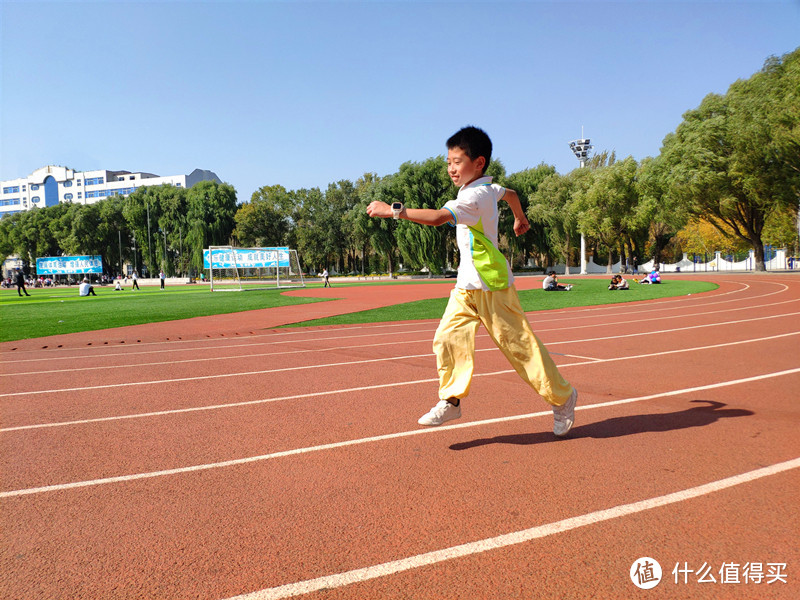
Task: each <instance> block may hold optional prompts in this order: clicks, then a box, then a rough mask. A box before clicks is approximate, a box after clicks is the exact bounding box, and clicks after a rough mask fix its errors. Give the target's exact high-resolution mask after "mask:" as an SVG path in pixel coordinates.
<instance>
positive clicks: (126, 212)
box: [0, 48, 800, 275]
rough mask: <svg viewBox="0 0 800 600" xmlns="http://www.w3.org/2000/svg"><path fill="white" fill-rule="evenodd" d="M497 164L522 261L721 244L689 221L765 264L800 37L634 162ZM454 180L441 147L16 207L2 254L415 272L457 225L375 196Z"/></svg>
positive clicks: (430, 204) (608, 155)
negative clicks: (288, 259) (519, 225)
mask: <svg viewBox="0 0 800 600" xmlns="http://www.w3.org/2000/svg"><path fill="white" fill-rule="evenodd" d="M487 175H490V176H492V177H493V178H494V180H495V182H496V183H499V184H500V185H503V186H506V187H509V188H511V189H513V190H515V191H516V192H517V193H518V195H519V198H520V202H521V204H522V208H523V210H524V211H525V212H526V214H527V215H528V218H529V219H530V221H531V231H530V232H529V233H527V234H526V235H524V236H520V237H517V236H515V235H514V233H513V222H514V220H513V215H512V214H511V212H510V210H508V207H507V205H506V204H505V203H501V204H500V220H499V232H500V239H499V243H500V247H501V249H502V250H503V251H504V252H505V254H506V255H507V257H508V258H509V259H510V260H511V262H512V263H513V264H515V266H518V265H520V264H523V263H524V262H525V261H526V260H527V259H528V258H529V257H530V256H531V255H537V258H538V259H539V260H540V261H544V262H546V263H548V264H550V263H552V262H555V261H559V260H562V259H563V260H565V261H566V262H567V264H570V265H571V264H573V261H574V258H575V256H576V246H577V245H578V240H579V238H580V234H581V233H583V234H584V235H585V236H587V241H588V243H589V246H590V248H591V247H595V248H598V247H599V248H600V249H601V251H602V252H603V253H605V252H607V253H608V258H609V261H611V260H612V255H613V254H614V253H617V252H619V254H620V255H623V254H625V253H627V254H629V255H637V256H639V257H640V258H641V259H642V260H644V259H645V256H646V251H648V252H649V253H650V255H651V257H653V258H655V260H656V261H658V262H661V261H662V260H663V258H662V253H664V254H666V253H668V251H669V250H671V249H675V248H676V246H675V244H678V243H683V242H686V241H688V240H689V239H690V238H692V242H691V243H692V244H693V246H695V247H704V246H705V245H707V243H710V242H711V241H713V240H712V239H711V238H709V236H707V235H705V234H703V235H705V239H703V240H698V239H696V238H697V232H696V231H695V232H690V235H685V236H682V237H681V238H678V237H677V236H676V234H677V233H678V232H679V231H681V230H682V229H684V228H686V227H687V225H686V224H687V222H688V221H689V219H690V218H692V219H693V220H694V221H696V220H697V219H704V220H706V221H707V222H708V223H711V224H712V225H713V226H715V227H717V229H718V230H719V232H720V234H721V235H722V236H723V239H725V240H727V242H728V245H729V247H735V246H737V244H733V243H731V242H730V240H729V239H728V238H729V237H730V236H736V237H737V238H738V239H739V240H740V241H742V242H746V243H747V244H748V245H749V246H750V247H752V248H753V249H754V250H755V255H756V258H757V266H758V268H763V266H764V265H763V261H762V257H763V243H764V242H765V241H766V242H768V243H772V244H780V245H783V244H787V245H794V246H795V247H796V248H797V251H800V248H798V246H800V242H798V236H797V235H796V233H797V230H798V227H800V48H798V49H797V50H795V51H793V52H791V53H788V54H786V55H784V56H782V57H772V58H770V59H768V60H767V61H766V62H765V64H764V67H763V69H761V71H759V72H758V73H756V74H754V75H753V76H752V77H750V78H749V79H747V80H740V81H737V82H735V83H733V84H732V85H731V86H730V88H729V89H728V91H727V93H726V94H724V95H718V94H710V95H708V96H707V97H706V98H705V99H704V100H703V101H702V103H701V104H700V106H698V107H697V108H695V109H693V110H690V111H688V112H686V113H685V114H684V118H683V122H682V123H681V124H680V125H679V126H678V128H677V129H676V131H674V132H672V133H670V134H668V135H667V136H666V138H665V139H664V143H663V147H662V150H661V154H660V155H659V156H657V157H655V158H649V157H648V158H645V159H643V160H642V161H641V163H638V164H637V162H636V161H635V160H634V159H633V158H632V157H628V158H626V159H624V160H621V161H619V160H617V157H616V153H615V152H613V151H612V152H608V151H602V152H599V153H597V154H596V155H595V156H593V157H592V158H591V159H590V160H589V162H588V163H587V168H583V169H575V170H574V171H572V172H570V173H569V174H566V175H559V174H557V173H556V172H555V169H554V168H553V167H552V166H549V165H546V164H540V165H539V166H537V167H535V168H533V169H526V170H523V171H520V172H517V173H512V174H506V170H505V167H504V166H503V164H502V163H501V162H500V161H499V160H493V161H492V162H491V163H490V164H489V166H488V169H487ZM456 193H457V190H456V189H455V187H454V186H453V185H452V183H451V182H450V179H449V178H448V176H447V172H446V163H445V160H444V158H443V157H442V156H439V157H436V158H430V159H428V160H426V161H423V162H420V163H416V162H406V163H404V164H403V165H401V166H400V168H399V170H398V172H396V173H393V174H390V175H387V176H385V177H379V176H377V175H376V174H374V173H367V174H365V175H364V176H363V177H362V178H361V179H359V180H358V181H357V182H356V183H355V184H353V183H352V182H350V181H348V180H341V181H338V182H336V183H332V184H330V185H329V186H328V187H327V189H326V190H324V191H322V190H320V189H318V188H314V189H310V190H309V189H300V190H286V189H285V188H284V187H283V186H281V185H272V186H265V187H262V188H260V189H259V190H258V191H256V192H255V193H254V194H253V195H252V197H251V198H250V201H249V202H246V203H243V204H242V205H238V206H237V204H236V191H235V190H234V189H233V188H232V187H231V186H230V185H227V184H217V183H214V182H208V181H206V182H201V183H199V184H197V185H195V186H193V187H192V188H190V189H188V190H187V189H182V188H176V187H172V186H158V187H152V186H145V187H140V188H139V189H137V190H136V191H135V192H134V193H133V194H131V195H130V196H129V197H127V198H109V199H107V200H102V201H100V202H97V203H96V204H89V205H80V204H76V205H68V204H66V205H57V206H53V207H48V208H35V209H31V210H30V211H25V212H21V213H17V214H14V215H9V216H6V217H4V218H3V219H1V220H0V254H2V255H3V257H8V256H11V255H18V256H20V257H21V258H22V259H23V260H24V261H26V262H27V263H29V264H33V262H34V261H35V259H36V258H37V257H42V256H57V255H60V254H100V255H102V256H103V260H104V267H105V269H106V271H107V272H114V271H116V270H117V267H118V265H119V264H120V263H121V262H123V261H129V262H131V261H132V262H134V263H135V264H137V265H140V268H141V265H144V266H146V268H147V271H148V274H155V273H157V272H158V271H159V269H160V268H164V269H165V271H166V272H167V274H168V275H173V274H185V273H186V272H194V273H196V272H197V271H198V270H200V269H201V268H202V251H203V249H204V248H207V247H208V246H210V245H227V244H230V243H238V244H239V245H244V246H275V245H287V246H291V247H296V248H297V250H298V251H299V254H300V256H301V260H302V261H303V263H304V264H305V266H306V269H308V270H321V269H322V268H325V267H327V268H328V269H329V270H332V271H335V272H349V271H353V270H357V269H358V268H359V266H360V269H364V270H366V269H367V268H370V269H371V268H375V265H380V268H381V269H385V270H386V271H395V270H396V265H397V261H398V256H399V257H402V261H403V263H404V266H405V267H407V268H409V269H412V270H420V269H427V270H428V271H429V272H431V273H441V272H443V271H444V270H445V269H446V268H447V267H448V266H451V265H454V263H455V262H456V259H455V243H454V239H455V235H454V230H453V229H452V228H450V227H446V226H445V227H436V228H434V227H420V226H418V225H415V224H413V223H410V222H407V221H401V222H399V223H398V222H394V221H393V220H391V219H389V220H386V219H370V218H369V217H367V216H366V207H367V205H368V204H369V203H370V202H372V201H374V200H379V201H382V202H392V201H394V200H400V201H403V202H404V203H405V204H406V205H407V206H409V207H412V208H435V209H438V208H441V207H442V206H443V205H444V203H445V202H447V201H448V200H450V199H452V198H454V197H455V196H456ZM670 245H672V248H669V247H670ZM134 248H135V250H134Z"/></svg>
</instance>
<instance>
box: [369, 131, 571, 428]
mask: <svg viewBox="0 0 800 600" xmlns="http://www.w3.org/2000/svg"><path fill="white" fill-rule="evenodd" d="M491 158H492V142H491V140H490V139H489V136H488V135H486V133H485V132H484V131H482V130H480V129H478V128H476V127H465V128H464V129H461V130H460V131H458V132H457V133H456V134H455V135H453V136H452V137H451V138H450V139H449V140H447V174H448V175H449V176H450V179H452V181H453V183H454V184H455V185H456V186H458V188H459V191H458V196H457V197H456V199H455V200H450V201H449V202H447V203H446V204H445V205H444V207H443V208H440V209H438V210H437V209H429V208H406V207H405V206H403V205H402V204H401V203H399V202H395V203H394V204H392V205H391V206H390V205H388V204H386V203H385V202H379V201H375V202H372V203H371V204H370V205H369V206H368V207H367V214H368V215H369V216H371V217H382V218H388V217H392V216H393V217H394V218H400V219H407V220H409V221H412V222H414V223H418V224H420V225H431V226H438V225H444V224H445V223H448V224H450V225H452V226H455V227H456V239H457V242H458V251H459V254H460V262H459V266H458V279H457V280H456V287H455V289H454V290H453V291H452V292H451V294H450V300H449V302H448V304H447V308H446V309H445V312H444V315H443V316H442V320H441V322H440V323H439V327H438V329H437V330H436V335H435V336H434V339H433V350H434V352H435V354H436V365H437V368H438V371H439V402H438V403H437V404H436V406H434V407H433V408H432V409H431V410H430V412H428V413H427V414H425V415H423V416H422V418H421V419H420V420H419V423H420V425H433V426H435V425H441V424H442V423H445V422H447V421H450V420H452V419H457V418H459V417H460V416H461V399H462V398H464V397H466V396H467V394H468V393H469V388H470V382H471V381H472V372H473V366H474V358H475V333H476V331H477V329H478V325H479V324H481V323H483V325H484V327H486V329H487V331H488V332H489V335H490V336H491V337H492V340H493V341H494V343H495V344H497V346H498V348H500V350H501V351H502V352H503V354H504V355H505V356H506V358H507V359H508V361H509V362H510V363H511V365H512V366H513V367H514V369H515V370H516V371H517V373H518V374H519V375H520V377H522V379H523V380H524V381H525V382H526V383H528V384H529V385H530V386H531V387H532V388H533V389H534V390H536V392H538V393H539V394H540V395H541V396H542V397H543V398H544V399H545V400H546V401H547V402H548V403H549V404H550V405H551V406H552V407H553V416H554V421H555V422H554V425H553V433H555V434H556V435H558V436H562V435H565V434H566V433H567V432H568V431H569V430H570V428H571V427H572V424H573V422H574V420H575V404H576V403H577V400H578V392H577V390H575V389H574V388H573V387H572V386H571V385H570V384H569V383H567V381H566V380H565V379H564V378H563V377H562V376H561V374H560V373H559V372H558V368H557V367H556V365H555V363H554V362H553V359H552V358H550V355H549V354H548V352H547V349H546V348H545V347H544V345H543V344H542V343H541V342H540V341H539V339H538V338H537V337H536V335H535V334H534V333H533V331H532V330H531V327H530V324H529V323H528V319H527V317H526V316H525V313H524V312H523V310H522V306H521V305H520V303H519V297H518V295H517V289H516V288H515V287H514V278H513V275H512V273H511V267H510V266H509V265H508V262H507V261H506V259H505V257H504V256H503V254H502V253H501V252H500V251H499V250H498V249H497V221H498V207H497V203H498V202H499V201H500V200H505V201H506V202H507V203H508V205H509V207H510V208H511V211H512V213H513V214H514V233H515V234H516V235H522V234H523V233H525V232H526V231H528V230H529V229H530V224H529V223H528V219H527V217H526V216H525V213H524V212H523V210H522V206H521V204H520V201H519V196H517V193H516V192H515V191H514V190H509V189H506V188H503V187H501V186H499V185H497V184H492V178H491V177H485V176H484V173H485V172H486V167H487V166H488V165H489V161H490V160H491Z"/></svg>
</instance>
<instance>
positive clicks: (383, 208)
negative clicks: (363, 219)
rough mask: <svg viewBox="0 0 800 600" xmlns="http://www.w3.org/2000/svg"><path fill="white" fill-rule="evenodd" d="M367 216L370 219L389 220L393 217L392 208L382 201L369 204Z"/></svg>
mask: <svg viewBox="0 0 800 600" xmlns="http://www.w3.org/2000/svg"><path fill="white" fill-rule="evenodd" d="M367 214H368V215H369V216H370V217H380V218H382V219H388V218H389V217H392V216H393V215H392V207H391V206H389V205H388V204H386V202H381V201H380V200H375V201H374V202H370V203H369V206H367Z"/></svg>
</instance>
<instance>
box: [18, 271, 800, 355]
mask: <svg viewBox="0 0 800 600" xmlns="http://www.w3.org/2000/svg"><path fill="white" fill-rule="evenodd" d="M731 283H738V284H739V285H742V286H743V288H742V289H740V290H731V291H729V292H724V293H722V294H716V295H714V296H703V298H704V299H710V300H712V301H714V300H715V299H716V298H719V297H721V296H726V295H729V294H738V293H741V292H743V291H746V290H747V289H749V287H750V286H749V285H747V284H744V283H742V282H731ZM767 283H770V284H772V285H780V286H781V287H782V288H783V289H782V290H779V291H777V292H769V293H767V294H762V295H759V296H752V297H750V298H746V299H747V300H754V299H758V298H763V297H768V296H773V295H775V294H778V293H782V292H784V291H786V290H787V289H788V286H786V285H784V284H779V283H777V282H767ZM698 297H700V296H699V295H698ZM738 301H739V299H734V300H724V301H721V302H716V301H715V302H713V303H712V304H711V305H712V306H714V305H717V304H727V303H729V302H738ZM797 301H800V299H793V300H786V301H783V302H776V303H770V304H762V305H756V306H746V307H741V308H732V309H724V310H722V311H706V312H701V313H688V314H682V315H673V316H670V317H662V318H665V319H671V318H685V317H690V316H700V315H706V314H717V313H719V312H730V311H738V310H749V309H752V308H765V307H771V306H775V305H778V304H785V303H787V302H797ZM641 302H642V303H644V304H642V303H639V302H638V301H637V302H633V303H618V304H611V305H602V306H590V307H585V308H583V309H579V310H570V311H569V313H568V314H569V316H568V317H564V318H555V319H547V318H542V319H537V322H540V323H544V322H546V323H549V322H556V321H564V320H569V321H574V320H575V319H582V318H592V317H596V316H598V315H597V313H598V311H602V310H614V309H617V308H628V309H631V310H630V312H631V313H635V314H636V315H639V314H642V313H644V312H653V311H658V312H663V310H664V309H665V305H666V304H674V303H676V302H680V303H681V305H680V306H678V307H667V308H666V309H667V310H673V309H677V308H686V300H685V298H684V297H680V298H678V299H677V300H669V301H666V302H659V303H658V305H657V306H656V307H655V308H652V307H651V305H650V303H649V301H648V300H642V301H641ZM707 304H709V303H704V305H707ZM638 308H644V310H637V309H638ZM584 313H592V314H586V315H584ZM526 314H528V315H537V316H541V314H542V313H540V312H539V311H528V312H527V313H526ZM547 314H551V315H552V314H555V315H560V314H564V311H562V310H557V309H556V310H548V311H547ZM437 321H438V320H437ZM625 322H626V321H621V322H619V323H620V324H623V323H625ZM610 324H614V323H610ZM605 325H607V324H598V325H585V326H580V325H578V326H576V327H572V328H561V327H559V328H553V329H538V328H537V331H557V330H561V329H578V328H582V327H599V326H605ZM406 326H408V323H407V322H405V323H368V324H364V325H356V326H352V327H348V328H347V329H348V330H354V329H366V328H371V329H374V328H375V327H383V328H394V327H406ZM328 331H336V330H315V331H314V333H313V335H314V336H315V337H314V338H308V339H304V340H303V341H317V340H318V339H319V336H320V335H321V334H325V333H327V332H328ZM418 331H422V330H418ZM308 333H309V332H308V331H307V330H305V329H300V330H297V331H286V332H280V333H275V332H273V333H269V334H256V335H250V336H247V337H241V338H238V339H240V340H242V341H243V342H245V341H246V340H251V339H253V338H261V337H271V338H274V337H277V336H297V335H303V334H308ZM367 335H385V334H367ZM341 337H342V338H344V337H359V336H341ZM236 339H237V338H235V337H226V338H224V339H222V338H198V339H188V340H169V341H159V342H145V343H142V344H136V345H135V346H131V347H136V348H141V347H143V346H150V345H156V346H162V345H170V346H171V345H177V344H188V343H200V342H203V343H216V342H229V341H233V340H236ZM325 339H341V338H325ZM295 341H298V340H295V339H292V340H285V341H271V342H258V343H256V344H252V345H261V344H264V345H269V344H286V343H293V342H295ZM245 345H248V344H246V343H244V344H235V345H228V346H223V347H237V346H245ZM217 348H219V346H218V347H217ZM108 349H109V347H108V346H94V347H92V348H83V349H81V350H89V351H101V350H108ZM204 349H211V348H167V349H163V350H152V351H144V352H119V353H109V354H103V355H101V357H106V356H132V355H136V354H150V353H159V352H186V351H188V350H204ZM56 350H57V349H55V348H54V349H52V350H47V352H48V353H50V352H55V351H56ZM68 350H75V348H65V349H64V351H68ZM21 352H25V353H33V352H37V353H40V352H42V351H41V350H24V351H21ZM14 354H15V355H17V356H18V355H19V353H17V352H15V353H14ZM95 357H98V356H97V354H96V352H95V353H94V354H92V355H89V354H85V355H78V356H75V355H73V356H67V357H63V356H60V357H48V358H44V359H42V358H32V359H19V360H4V361H3V362H4V363H6V364H11V363H18V362H40V361H42V360H72V359H74V358H95ZM98 358H99V357H98Z"/></svg>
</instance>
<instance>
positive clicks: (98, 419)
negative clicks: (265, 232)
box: [0, 332, 800, 433]
mask: <svg viewBox="0 0 800 600" xmlns="http://www.w3.org/2000/svg"><path fill="white" fill-rule="evenodd" d="M792 335H800V332H795V333H783V334H780V335H771V336H768V337H763V338H753V339H747V340H742V341H738V342H726V343H724V344H713V345H711V346H697V347H694V348H679V349H677V350H665V351H661V352H651V353H648V354H636V355H629V356H615V357H612V358H582V357H578V358H579V359H580V360H583V361H584V362H577V363H565V364H562V365H559V366H558V368H559V369H563V368H565V367H578V366H585V365H591V364H598V363H607V362H619V361H623V360H635V359H639V358H653V357H656V356H664V355H667V354H681V353H684V352H694V351H699V350H709V349H715V348H722V347H726V346H738V345H741V344H750V343H754V342H763V341H769V340H774V339H777V338H782V337H788V336H792ZM489 350H494V348H489V349H487V350H477V351H476V352H484V351H489ZM564 356H568V355H564ZM508 373H514V370H513V369H506V370H503V371H493V372H491V373H475V374H474V375H473V377H490V376H496V375H506V374H508ZM438 381H439V380H438V379H437V378H432V379H414V380H410V381H409V380H406V381H400V382H393V383H381V384H373V385H368V386H360V387H353V388H345V389H340V390H327V391H321V392H309V393H306V394H295V395H292V396H279V397H277V398H263V399H259V400H245V401H243V402H230V403H227V404H212V405H210V406H193V407H190V408H177V409H172V410H162V411H154V412H147V413H134V414H129V415H118V416H113V417H96V418H93V419H80V420H75V421H60V422H55V423H38V424H33V425H19V426H16V427H5V428H2V429H0V433H7V432H11V431H22V430H25V429H42V428H47V427H64V426H67V425H85V424H88V423H102V422H105V421H121V420H126V419H142V418H145V417H160V416H167V415H176V414H181V413H190V412H200V411H207V410H221V409H225V408H236V407H241V406H253V405H256V404H268V403H271V402H280V401H283V400H300V399H303V398H314V397H318V396H328V395H334V394H343V393H351V392H359V391H368V390H376V389H381V388H393V387H400V386H405V385H419V384H423V383H431V382H438Z"/></svg>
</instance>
